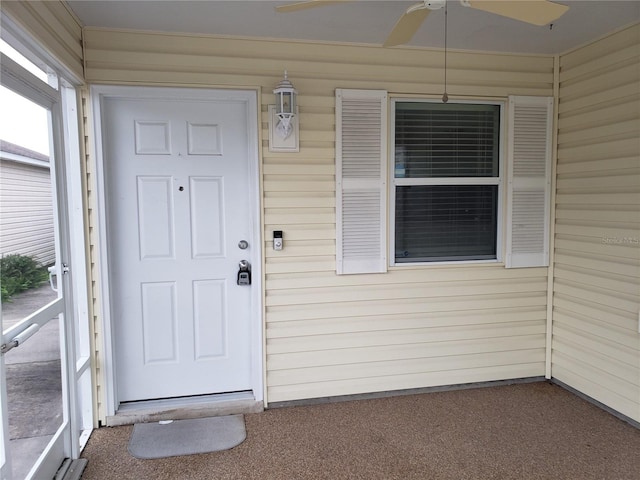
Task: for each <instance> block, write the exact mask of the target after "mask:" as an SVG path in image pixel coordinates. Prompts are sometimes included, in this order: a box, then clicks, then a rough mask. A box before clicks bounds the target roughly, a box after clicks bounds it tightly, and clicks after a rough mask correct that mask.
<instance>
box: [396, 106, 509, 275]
mask: <svg viewBox="0 0 640 480" xmlns="http://www.w3.org/2000/svg"><path fill="white" fill-rule="evenodd" d="M394 114H395V119H394V120H395V123H394V124H395V132H394V149H395V160H394V162H395V169H394V172H395V174H394V177H395V178H394V182H395V187H394V188H395V206H394V210H395V233H394V244H395V261H396V263H415V262H441V261H467V260H491V259H496V258H497V254H498V212H499V208H498V205H499V198H500V193H499V192H500V129H501V125H500V116H501V115H500V114H501V106H500V105H497V104H460V103H457V104H456V103H449V104H441V103H432V102H425V101H397V102H396V103H395V110H394Z"/></svg>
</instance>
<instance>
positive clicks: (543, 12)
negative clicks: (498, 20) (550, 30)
mask: <svg viewBox="0 0 640 480" xmlns="http://www.w3.org/2000/svg"><path fill="white" fill-rule="evenodd" d="M466 3H467V4H468V5H469V6H470V7H471V8H475V9H477V10H482V11H484V12H490V13H495V14H496V15H502V16H503V17H507V18H513V19H515V20H520V21H521V22H526V23H531V24H533V25H540V26H541V25H547V24H548V23H551V22H553V21H554V20H556V19H557V18H560V17H561V16H562V14H563V13H565V12H566V11H567V10H569V7H568V6H566V5H561V4H559V3H553V2H549V1H548V0H522V1H495V0H468V1H467V2H466Z"/></svg>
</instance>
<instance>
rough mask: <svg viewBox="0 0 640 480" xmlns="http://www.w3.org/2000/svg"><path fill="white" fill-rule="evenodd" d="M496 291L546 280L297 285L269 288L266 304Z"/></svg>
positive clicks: (524, 288)
mask: <svg viewBox="0 0 640 480" xmlns="http://www.w3.org/2000/svg"><path fill="white" fill-rule="evenodd" d="M496 291H500V292H501V293H502V294H510V293H530V292H546V280H542V279H541V280H539V281H531V282H526V281H521V282H512V281H502V282H497V281H496V282H494V283H491V284H487V283H486V282H481V281H478V282H446V283H445V282H442V283H439V284H426V283H418V284H413V285H385V286H384V287H383V288H373V287H372V286H361V287H355V286H354V287H351V288H348V289H346V288H342V287H327V288H322V289H319V288H313V289H298V290H295V291H294V292H289V291H274V292H267V298H266V305H267V307H270V306H277V305H306V304H311V303H316V302H317V301H318V298H322V299H324V301H325V302H329V303H333V302H336V303H337V302H366V301H371V300H387V299H388V300H399V299H411V298H421V299H428V298H446V297H459V296H474V295H476V296H482V295H491V294H493V293H494V292H496Z"/></svg>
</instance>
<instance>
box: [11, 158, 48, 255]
mask: <svg viewBox="0 0 640 480" xmlns="http://www.w3.org/2000/svg"><path fill="white" fill-rule="evenodd" d="M0 205H1V206H2V207H1V209H0V255H2V256H4V255H9V254H14V253H19V254H21V255H29V256H33V257H34V258H35V259H36V260H37V261H38V262H39V263H40V264H42V265H51V264H52V263H54V262H55V257H56V255H55V239H54V235H53V207H52V205H53V197H52V194H51V178H50V174H49V168H46V167H39V166H34V165H26V164H23V163H18V162H13V161H8V160H4V159H3V160H0Z"/></svg>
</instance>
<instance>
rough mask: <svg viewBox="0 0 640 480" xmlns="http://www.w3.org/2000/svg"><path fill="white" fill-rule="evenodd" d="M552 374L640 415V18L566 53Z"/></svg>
mask: <svg viewBox="0 0 640 480" xmlns="http://www.w3.org/2000/svg"><path fill="white" fill-rule="evenodd" d="M558 127H559V132H558V167H557V195H556V204H557V210H556V218H557V220H556V237H555V274H554V301H553V342H552V374H553V377H555V378H557V379H558V380H560V381H562V382H564V383H566V384H568V385H570V386H572V387H574V388H576V389H578V390H580V391H581V392H583V393H585V394H587V395H589V396H590V397H593V398H595V399H596V400H598V401H600V402H602V403H604V404H606V405H608V406H609V407H611V408H613V409H615V410H617V411H619V412H621V413H623V414H624V415H627V416H628V417H630V418H632V419H634V420H636V421H640V333H638V329H639V325H638V323H639V321H640V319H639V314H638V310H639V309H640V26H638V25H636V26H634V27H632V28H629V29H626V30H623V31H621V32H618V33H616V34H614V35H611V36H609V37H607V38H605V39H603V40H600V41H598V42H596V43H593V44H592V45H589V46H586V47H584V48H581V49H579V50H576V51H574V52H571V53H569V54H567V55H563V56H562V57H561V58H560V105H559V125H558Z"/></svg>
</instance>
